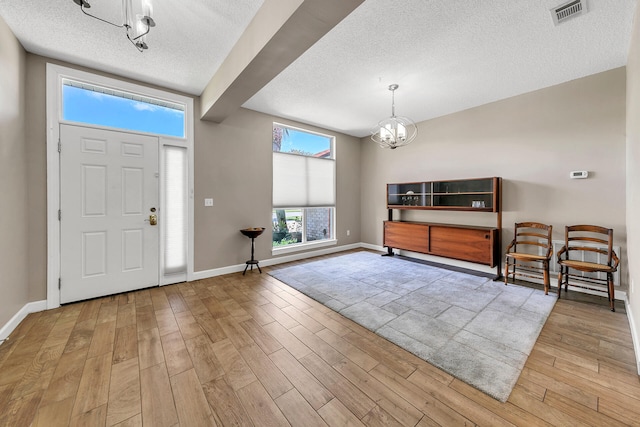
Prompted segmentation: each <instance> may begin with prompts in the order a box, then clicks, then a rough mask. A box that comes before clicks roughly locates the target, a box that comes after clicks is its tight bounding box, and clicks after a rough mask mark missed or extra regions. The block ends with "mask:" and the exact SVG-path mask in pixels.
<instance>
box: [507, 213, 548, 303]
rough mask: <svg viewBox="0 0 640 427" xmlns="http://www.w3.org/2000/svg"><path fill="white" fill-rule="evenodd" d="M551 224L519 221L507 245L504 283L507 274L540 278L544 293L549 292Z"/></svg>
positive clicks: (514, 276)
mask: <svg viewBox="0 0 640 427" xmlns="http://www.w3.org/2000/svg"><path fill="white" fill-rule="evenodd" d="M552 230H553V227H552V226H551V225H546V224H540V223H538V222H519V223H516V225H515V237H514V238H513V240H512V241H511V243H509V246H507V253H506V254H505V262H504V284H505V285H506V284H507V280H508V279H509V275H510V274H511V276H512V278H513V280H515V278H516V275H519V276H524V277H532V278H536V279H539V278H542V280H543V283H544V294H545V295H548V294H549V261H550V260H551V252H552V251H553V248H552V245H551V232H552Z"/></svg>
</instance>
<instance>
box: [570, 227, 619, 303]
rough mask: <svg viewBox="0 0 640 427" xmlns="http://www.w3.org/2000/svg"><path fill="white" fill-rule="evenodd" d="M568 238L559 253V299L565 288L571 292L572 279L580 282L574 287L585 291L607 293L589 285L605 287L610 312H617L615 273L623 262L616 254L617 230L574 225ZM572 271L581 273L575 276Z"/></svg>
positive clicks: (574, 284)
mask: <svg viewBox="0 0 640 427" xmlns="http://www.w3.org/2000/svg"><path fill="white" fill-rule="evenodd" d="M564 235H565V237H564V246H563V247H562V249H560V250H559V251H558V264H559V265H560V273H559V274H558V298H560V293H561V292H562V285H563V284H564V291H565V292H567V290H568V287H569V278H572V279H574V281H575V282H577V283H574V282H572V283H571V285H572V286H577V287H579V288H584V289H590V290H595V291H600V292H604V290H603V289H602V288H595V287H593V286H589V285H593V284H596V285H605V286H606V288H607V296H608V297H609V308H611V311H616V309H615V305H614V296H615V295H614V289H613V273H614V272H615V271H616V270H617V269H618V264H619V263H620V260H619V259H618V256H617V255H616V253H615V252H614V250H613V230H612V229H611V228H604V227H599V226H596V225H572V226H567V227H566V228H565V233H564ZM571 270H577V271H578V272H580V273H572V272H571ZM585 273H586V274H585ZM602 275H604V276H605V277H602Z"/></svg>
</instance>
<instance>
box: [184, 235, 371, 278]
mask: <svg viewBox="0 0 640 427" xmlns="http://www.w3.org/2000/svg"><path fill="white" fill-rule="evenodd" d="M363 247H364V246H363V244H362V243H354V244H351V245H343V246H332V247H330V248H326V249H319V250H317V251H310V252H301V253H297V254H292V255H285V256H280V257H276V258H269V259H265V260H260V266H261V267H269V266H271V265H277V264H284V263H285V262H291V261H299V260H301V259H307V258H313V257H316V256H322V255H329V254H333V253H336V252H344V251H350V250H352V249H360V248H363ZM245 267H246V264H244V263H243V264H236V265H230V266H227V267H221V268H214V269H211V270H202V271H195V272H194V273H193V280H201V279H208V278H209V277H215V276H221V275H223V274H230V273H238V272H240V271H243V270H244V268H245Z"/></svg>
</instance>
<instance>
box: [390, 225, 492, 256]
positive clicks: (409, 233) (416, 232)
mask: <svg viewBox="0 0 640 427" xmlns="http://www.w3.org/2000/svg"><path fill="white" fill-rule="evenodd" d="M498 236H499V233H498V229H497V228H491V227H474V226H467V225H452V224H436V223H428V222H407V221H385V222H384V246H386V247H388V248H395V249H402V250H407V251H412V252H419V253H423V254H428V255H436V256H442V257H447V258H453V259H458V260H462V261H469V262H475V263H478V264H484V265H488V266H489V267H495V266H496V265H497V263H498V260H499V254H498V247H499V246H498Z"/></svg>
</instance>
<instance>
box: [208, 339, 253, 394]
mask: <svg viewBox="0 0 640 427" xmlns="http://www.w3.org/2000/svg"><path fill="white" fill-rule="evenodd" d="M212 347H213V351H214V353H215V355H216V358H217V359H218V360H219V361H220V365H222V369H223V370H224V376H225V378H226V380H227V382H228V383H229V385H230V386H231V387H232V388H233V389H234V390H236V391H237V390H238V389H240V388H242V387H244V386H246V385H248V384H250V383H252V382H254V381H257V377H256V375H255V374H254V373H253V371H252V370H251V368H249V366H248V365H247V362H245V361H244V359H243V358H242V356H240V353H238V350H237V349H236V348H235V347H234V346H233V344H232V343H231V341H229V340H228V339H227V340H224V341H218V342H217V343H213V344H212Z"/></svg>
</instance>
